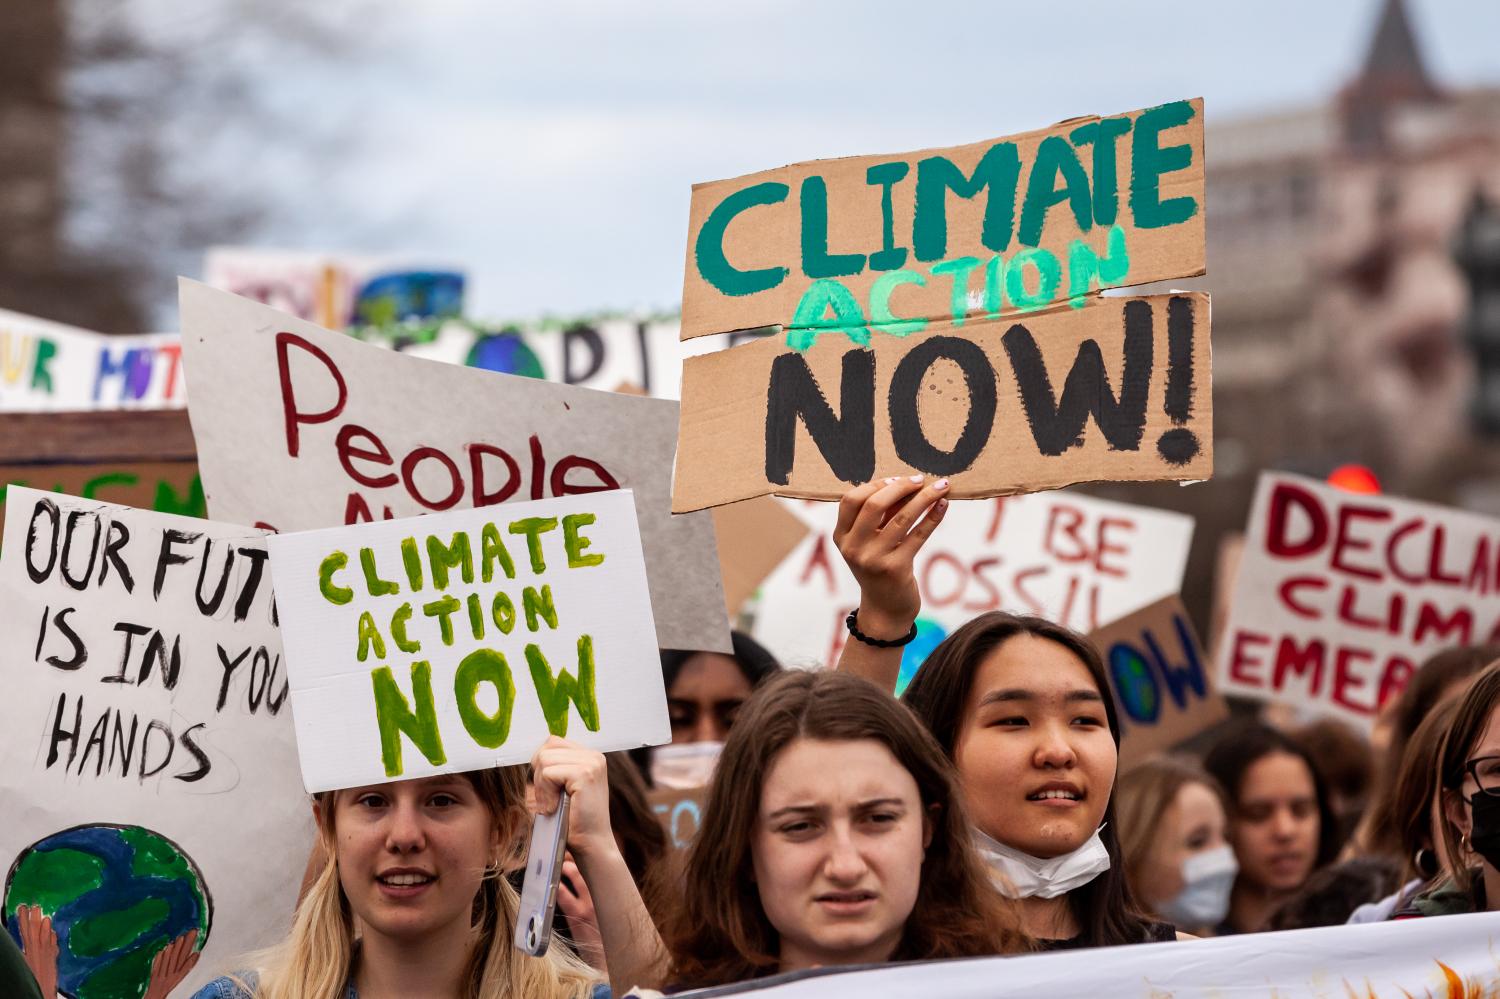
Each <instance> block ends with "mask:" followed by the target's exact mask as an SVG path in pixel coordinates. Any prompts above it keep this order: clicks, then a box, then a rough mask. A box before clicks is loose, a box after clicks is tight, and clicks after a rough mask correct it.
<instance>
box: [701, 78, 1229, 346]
mask: <svg viewBox="0 0 1500 999" xmlns="http://www.w3.org/2000/svg"><path fill="white" fill-rule="evenodd" d="M1203 177H1204V170H1203V102H1202V101H1201V100H1191V101H1175V102H1173V103H1171V104H1164V105H1162V106H1160V107H1155V108H1148V109H1146V110H1143V111H1132V112H1130V113H1128V114H1122V115H1113V116H1111V117H1108V118H1098V117H1092V118H1078V119H1073V120H1072V121H1066V122H1063V123H1061V124H1058V125H1054V126H1052V127H1051V128H1048V129H1041V130H1038V131H1035V132H1027V133H1025V134H1023V135H1015V136H1010V137H1008V138H1004V139H994V140H990V141H988V142H977V143H974V144H973V145H968V146H957V147H953V148H950V149H926V150H921V151H918V152H914V153H906V154H894V155H886V156H857V157H848V158H845V159H837V160H815V161H813V162H810V163H799V164H796V165H794V166H788V167H782V168H780V169H777V170H767V171H764V172H762V173H758V174H752V175H750V176H746V177H739V178H736V179H734V180H721V181H714V182H711V183H706V184H697V185H694V187H693V200H692V206H691V208H690V214H689V222H688V240H687V262H686V277H685V280H684V282H683V291H682V336H683V338H684V339H687V338H689V337H695V336H702V335H704V334H706V333H722V332H725V331H727V330H739V329H749V328H751V327H757V326H777V325H779V326H785V327H788V328H795V329H797V330H802V331H809V335H808V337H807V338H805V339H804V341H803V346H806V344H808V343H810V342H811V338H810V337H811V335H813V334H814V333H815V331H817V330H819V329H841V330H854V329H857V328H863V327H867V326H873V327H874V328H876V329H880V330H881V331H883V332H885V333H887V334H890V335H894V336H906V335H908V334H911V333H917V332H921V331H922V330H923V329H924V328H925V327H926V326H927V323H928V321H930V320H952V321H954V322H955V323H961V322H962V321H963V320H964V318H965V317H968V316H976V315H988V316H996V315H1002V314H1012V313H1017V312H1032V311H1036V310H1038V309H1043V308H1047V307H1049V306H1054V305H1061V304H1063V303H1068V304H1071V305H1074V306H1075V307H1076V306H1081V305H1082V304H1083V303H1084V301H1085V300H1086V299H1087V298H1088V297H1089V296H1091V295H1093V294H1095V293H1096V292H1098V291H1099V290H1100V289H1101V288H1109V287H1119V286H1122V285H1137V284H1146V283H1148V282H1151V281H1160V280H1166V279H1170V278H1179V277H1189V276H1192V275H1195V274H1202V273H1203V271H1204V238H1203V233H1204V229H1203V224H1204V212H1203V190H1204V188H1203Z"/></svg>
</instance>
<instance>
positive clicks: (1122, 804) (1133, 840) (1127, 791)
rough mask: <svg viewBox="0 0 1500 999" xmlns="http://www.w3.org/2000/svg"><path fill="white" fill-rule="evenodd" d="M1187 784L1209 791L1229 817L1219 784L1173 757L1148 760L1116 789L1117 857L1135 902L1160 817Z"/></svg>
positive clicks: (1188, 762)
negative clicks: (1120, 861) (1118, 833)
mask: <svg viewBox="0 0 1500 999" xmlns="http://www.w3.org/2000/svg"><path fill="white" fill-rule="evenodd" d="M1189 784H1202V785H1203V786H1204V787H1206V788H1208V789H1209V790H1210V791H1212V792H1213V794H1214V797H1216V798H1218V799H1219V805H1220V807H1222V808H1223V809H1224V813H1225V815H1226V816H1227V815H1228V814H1229V803H1228V802H1227V801H1226V800H1225V797H1224V790H1223V788H1221V787H1219V782H1218V781H1216V780H1214V779H1213V778H1212V777H1210V776H1209V775H1208V771H1206V770H1204V769H1203V768H1202V767H1201V766H1199V765H1198V764H1196V763H1193V762H1191V761H1189V760H1184V759H1180V758H1178V757H1175V756H1159V757H1156V758H1154V759H1150V760H1147V761H1146V762H1145V763H1142V764H1141V765H1140V766H1138V767H1135V768H1134V769H1132V770H1130V771H1129V772H1128V773H1126V774H1125V775H1123V776H1122V777H1121V778H1120V780H1119V784H1118V786H1117V787H1116V788H1115V795H1114V800H1115V814H1116V815H1117V816H1118V817H1119V821H1120V855H1121V859H1123V860H1124V862H1125V877H1126V880H1127V881H1128V882H1129V884H1130V888H1131V891H1132V892H1134V893H1135V895H1136V898H1137V899H1139V898H1140V897H1141V893H1140V885H1141V877H1142V874H1143V873H1144V871H1143V869H1144V867H1145V864H1146V858H1147V857H1149V856H1150V855H1151V848H1152V847H1153V846H1155V845H1156V842H1157V831H1158V829H1159V827H1160V826H1161V817H1162V816H1163V815H1165V814H1166V811H1167V809H1168V808H1169V807H1170V806H1171V804H1172V802H1174V801H1176V800H1177V792H1179V791H1181V790H1182V789H1183V788H1184V787H1187V786H1188V785H1189Z"/></svg>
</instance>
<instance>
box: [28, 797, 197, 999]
mask: <svg viewBox="0 0 1500 999" xmlns="http://www.w3.org/2000/svg"><path fill="white" fill-rule="evenodd" d="M23 905H35V906H39V907H41V909H42V911H43V912H44V913H45V914H47V915H50V916H51V917H52V927H53V929H54V930H55V931H56V932H57V950H58V954H57V985H58V990H59V991H60V992H62V993H63V994H64V995H66V996H69V997H71V999H120V997H138V996H142V995H144V994H145V992H146V982H147V979H148V978H149V976H150V972H151V959H152V958H153V957H155V956H156V954H157V952H158V951H160V950H161V949H162V948H163V947H164V946H166V945H167V944H168V943H170V942H171V941H172V940H174V939H176V938H177V937H179V936H181V935H182V934H184V933H188V932H190V931H192V930H195V929H196V930H197V931H198V944H197V946H198V949H199V950H201V949H202V948H203V944H204V943H205V942H206V941H207V940H208V932H209V924H210V923H211V922H212V919H213V904H212V901H211V900H210V898H209V893H208V886H207V885H206V884H205V882H204V880H203V874H202V872H201V871H199V870H198V867H197V865H196V864H194V863H193V861H192V859H191V858H190V857H188V855H187V854H186V853H184V852H183V851H182V848H181V847H179V846H178V845H177V844H176V843H173V842H172V841H171V840H169V839H167V838H166V837H165V836H161V835H159V834H157V833H154V832H152V831H151V830H149V829H142V828H141V827H139V826H113V825H86V826H74V827H73V828H71V829H65V830H63V831H62V832H58V833H53V834H52V835H51V836H48V837H47V838H45V839H42V840H38V841H37V842H35V843H33V844H31V846H29V847H27V848H26V849H25V850H23V851H21V855H20V856H19V857H17V858H16V861H15V863H14V864H12V865H11V868H10V872H9V873H8V874H7V875H6V878H5V900H4V909H3V912H4V919H5V928H6V929H7V930H8V931H9V932H10V934H11V936H12V937H13V938H15V940H16V942H17V943H19V942H20V939H21V937H20V926H19V922H18V920H17V917H16V909H17V908H18V907H20V906H23Z"/></svg>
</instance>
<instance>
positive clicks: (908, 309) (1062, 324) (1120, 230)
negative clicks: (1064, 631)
mask: <svg viewBox="0 0 1500 999" xmlns="http://www.w3.org/2000/svg"><path fill="white" fill-rule="evenodd" d="M1203 167H1204V164H1203V105H1202V102H1201V101H1199V100H1192V101H1177V102H1175V103H1172V104H1164V105H1162V106H1160V107H1156V108H1149V109H1146V110H1143V111H1137V112H1132V113H1129V114H1123V115H1116V116H1113V117H1110V118H1097V117H1096V118H1087V119H1075V120H1073V121H1070V122H1064V123H1062V124H1060V125H1055V126H1053V127H1052V128H1049V129H1045V130H1041V131H1037V132H1030V133H1026V134H1025V135H1019V136H1013V137H1010V138H1006V139H998V140H994V141H991V142H983V143H977V144H975V145H971V146H962V147H955V148H952V149H941V150H925V151H922V152H917V153H911V154H907V155H891V156H867V157H855V158H849V159H841V160H826V161H814V162H811V163H803V164H798V165H795V166H789V167H783V168H781V169H779V170H773V171H768V172H766V173H761V174H755V175H752V176H748V177H741V178H739V179H736V180H729V181H717V182H714V183H711V184H700V185H698V186H696V187H695V188H694V190H693V201H692V208H691V219H690V224H689V232H688V251H687V266H686V278H685V282H684V285H683V304H682V336H683V338H684V339H687V338H691V337H696V336H702V335H705V334H709V333H717V332H723V331H726V330H736V329H746V328H750V327H762V326H779V327H781V328H782V334H781V335H780V336H777V337H772V338H768V339H765V340H761V341H758V342H755V343H752V344H748V345H744V346H740V347H732V348H729V349H727V350H721V351H717V352H714V353H712V354H707V355H703V356H700V357H693V358H688V359H687V360H686V361H685V362H684V366H683V387H682V414H681V430H680V444H679V451H678V463H677V476H676V479H675V483H674V490H673V509H674V510H677V511H679V512H685V511H690V510H697V509H702V508H704V507H709V506H717V505H720V504H723V503H728V502H734V501H736V500H741V499H746V498H749V497H751V496H758V495H764V494H767V493H776V494H778V495H783V496H802V497H807V498H811V499H831V498H834V497H837V496H838V495H840V494H841V493H842V492H844V491H845V490H847V489H848V488H849V487H850V486H851V485H854V484H857V483H860V482H866V481H869V480H871V479H873V478H876V477H881V476H888V475H897V474H909V473H911V472H922V473H925V474H929V475H939V476H949V477H953V478H954V484H953V492H952V494H951V495H953V496H954V497H957V498H966V497H977V496H994V495H1001V494H1005V493H1015V492H1026V491H1032V490H1037V489H1047V488H1053V487H1057V486H1061V485H1066V484H1068V483H1071V482H1081V481H1087V480H1091V479H1173V480H1191V479H1201V478H1207V477H1208V476H1209V475H1210V474H1211V473H1212V466H1213V459H1212V426H1211V420H1212V400H1211V397H1210V392H1209V384H1210V354H1209V303H1208V297H1207V295H1204V294H1201V293H1196V294H1189V293H1181V294H1171V295H1153V296H1141V297H1136V298H1110V299H1101V298H1100V297H1099V292H1100V291H1101V290H1102V289H1104V288H1113V287H1123V286H1127V285H1139V284H1144V283H1147V282H1153V281H1163V280H1169V279H1172V278H1178V277H1190V276H1194V275H1198V274H1202V273H1203V272H1204V246H1205V244H1204V228H1203V194H1204V185H1203V178H1204V169H1203Z"/></svg>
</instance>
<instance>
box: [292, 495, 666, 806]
mask: <svg viewBox="0 0 1500 999" xmlns="http://www.w3.org/2000/svg"><path fill="white" fill-rule="evenodd" d="M269 545H270V550H271V568H272V574H273V576H274V577H275V579H276V583H277V585H278V586H283V587H285V590H284V591H278V592H280V593H281V606H282V609H283V610H282V634H283V637H284V641H285V645H286V649H287V667H288V676H289V678H290V680H291V688H292V702H293V705H294V709H295V715H296V722H297V751H298V754H299V756H300V757H301V761H302V777H303V783H304V784H306V786H307V789H308V790H309V791H323V790H329V789H332V788H340V787H354V786H358V785H363V784H374V783H380V782H382V781H388V780H399V779H402V778H408V777H422V776H426V775H428V774H433V773H444V772H455V771H462V770H477V769H481V768H483V767H491V766H501V765H506V764H513V763H522V762H525V761H526V760H529V759H530V758H531V755H532V753H534V752H535V751H536V748H537V746H539V745H540V744H541V743H542V742H543V740H545V739H546V738H547V734H548V733H549V732H550V733H552V734H554V735H559V736H566V737H567V738H569V739H572V740H574V741H575V742H579V743H582V744H583V745H586V746H590V747H592V748H594V749H598V750H602V751H603V750H614V749H630V748H635V747H638V746H645V745H655V744H658V743H663V742H666V741H668V739H669V738H670V737H671V734H670V729H669V727H668V724H667V705H666V695H665V693H664V692H663V690H662V684H661V668H660V665H659V662H658V657H657V651H656V638H655V634H656V632H655V626H654V624H653V623H652V620H651V601H650V597H649V594H648V593H647V590H646V570H645V562H644V560H643V558H642V556H641V544H640V536H639V534H638V532H637V528H636V518H635V507H634V503H633V501H632V496H631V494H630V492H629V491H628V490H615V491H611V492H601V493H593V494H590V495H587V496H568V497H562V498H559V499H554V500H543V501H540V502H535V503H513V504H508V505H505V506H499V507H490V508H485V509H479V510H468V511H459V512H453V513H444V514H435V515H432V516H428V517H422V518H412V519H407V520H392V521H383V522H380V523H375V524H364V525H360V526H357V527H345V528H332V529H328V530H322V531H307V532H303V533H300V534H284V535H279V536H276V537H273V538H271V539H269Z"/></svg>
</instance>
